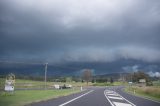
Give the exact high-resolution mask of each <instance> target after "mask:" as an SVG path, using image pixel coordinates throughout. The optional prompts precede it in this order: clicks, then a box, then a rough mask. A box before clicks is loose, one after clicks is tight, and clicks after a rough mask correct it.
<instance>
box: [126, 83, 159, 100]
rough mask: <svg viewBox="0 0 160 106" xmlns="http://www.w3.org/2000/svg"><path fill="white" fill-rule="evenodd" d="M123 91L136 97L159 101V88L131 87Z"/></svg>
mask: <svg viewBox="0 0 160 106" xmlns="http://www.w3.org/2000/svg"><path fill="white" fill-rule="evenodd" d="M125 91H126V92H129V93H132V94H134V95H137V96H142V97H147V98H150V99H153V100H157V101H160V86H146V87H138V86H132V87H127V88H126V89H125Z"/></svg>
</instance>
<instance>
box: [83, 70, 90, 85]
mask: <svg viewBox="0 0 160 106" xmlns="http://www.w3.org/2000/svg"><path fill="white" fill-rule="evenodd" d="M82 78H83V79H84V80H85V81H86V82H87V85H88V82H89V81H90V80H91V78H92V72H91V70H90V69H85V70H84V71H83V74H82Z"/></svg>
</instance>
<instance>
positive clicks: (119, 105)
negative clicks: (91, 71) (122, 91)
mask: <svg viewBox="0 0 160 106" xmlns="http://www.w3.org/2000/svg"><path fill="white" fill-rule="evenodd" d="M108 92H112V94H113V95H116V94H117V95H118V97H113V96H110V95H108ZM109 94H110V93H109ZM104 95H105V97H106V98H107V100H108V101H109V103H110V104H111V106H136V105H134V104H133V103H132V102H130V101H129V100H127V99H125V98H124V97H122V96H121V95H119V94H118V93H117V92H115V91H110V90H105V91H104ZM110 99H119V100H122V102H124V101H125V102H127V103H121V102H114V100H110ZM122 104H123V105H122Z"/></svg>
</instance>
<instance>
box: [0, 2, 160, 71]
mask: <svg viewBox="0 0 160 106" xmlns="http://www.w3.org/2000/svg"><path fill="white" fill-rule="evenodd" d="M123 59H124V60H127V59H131V60H136V61H142V62H145V63H147V64H148V63H149V64H151V66H152V65H155V64H157V63H158V64H159V63H160V1H159V0H38V1H37V0H0V60H2V61H4V60H7V61H8V60H9V61H10V60H11V61H19V60H20V61H27V62H30V61H32V62H33V61H42V62H48V63H53V64H54V63H63V64H64V63H72V62H73V63H74V62H80V63H83V62H85V63H86V62H87V63H93V62H96V63H98V62H100V63H111V62H116V61H118V60H123ZM133 65H134V64H133ZM136 65H137V64H136ZM138 65H139V64H138ZM124 67H130V66H127V64H126V66H124ZM124 67H122V69H124V70H125V69H126V68H124ZM131 67H132V66H131ZM133 67H134V66H133ZM156 67H159V65H156ZM157 69H160V68H157ZM156 71H160V70H156Z"/></svg>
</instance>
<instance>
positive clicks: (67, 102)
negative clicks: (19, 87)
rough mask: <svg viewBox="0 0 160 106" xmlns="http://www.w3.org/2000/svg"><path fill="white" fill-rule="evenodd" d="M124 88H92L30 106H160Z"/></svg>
mask: <svg viewBox="0 0 160 106" xmlns="http://www.w3.org/2000/svg"><path fill="white" fill-rule="evenodd" d="M122 89H123V87H122V86H117V87H91V88H88V89H87V90H86V91H83V92H81V93H78V94H72V95H69V96H65V97H60V98H57V99H52V100H48V101H42V102H39V103H33V104H30V105H29V106H160V103H159V102H156V101H151V100H148V99H144V98H141V97H137V96H133V95H130V94H128V93H125V92H123V90H122Z"/></svg>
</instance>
